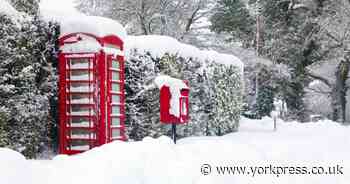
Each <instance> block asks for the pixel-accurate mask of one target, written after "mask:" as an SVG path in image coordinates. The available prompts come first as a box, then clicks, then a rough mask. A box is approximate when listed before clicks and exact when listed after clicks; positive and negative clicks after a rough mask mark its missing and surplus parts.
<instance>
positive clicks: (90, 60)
mask: <svg viewBox="0 0 350 184" xmlns="http://www.w3.org/2000/svg"><path fill="white" fill-rule="evenodd" d="M59 45H60V53H59V118H60V148H59V151H60V153H61V154H75V153H80V152H83V151H86V150H89V149H91V148H93V147H96V146H99V145H102V144H105V143H108V142H111V141H113V140H126V136H125V125H124V121H125V94H124V81H125V76H124V56H123V40H122V39H120V38H119V37H118V36H117V35H106V36H103V37H98V36H95V35H94V34H91V33H84V32H74V33H69V34H66V35H63V36H61V37H60V39H59Z"/></svg>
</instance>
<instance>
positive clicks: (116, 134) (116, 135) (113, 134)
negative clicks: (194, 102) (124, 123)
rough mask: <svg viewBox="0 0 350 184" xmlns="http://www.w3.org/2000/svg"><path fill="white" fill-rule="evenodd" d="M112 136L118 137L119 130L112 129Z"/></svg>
mask: <svg viewBox="0 0 350 184" xmlns="http://www.w3.org/2000/svg"><path fill="white" fill-rule="evenodd" d="M112 137H113V138H118V137H120V130H119V129H112Z"/></svg>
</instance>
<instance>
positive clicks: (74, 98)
mask: <svg viewBox="0 0 350 184" xmlns="http://www.w3.org/2000/svg"><path fill="white" fill-rule="evenodd" d="M67 103H68V102H67ZM70 103H72V104H93V103H94V98H93V96H92V95H89V94H70Z"/></svg>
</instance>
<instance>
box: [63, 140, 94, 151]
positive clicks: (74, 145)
mask: <svg viewBox="0 0 350 184" xmlns="http://www.w3.org/2000/svg"><path fill="white" fill-rule="evenodd" d="M69 146H70V148H71V149H72V150H79V151H85V150H88V149H89V148H90V145H89V141H88V140H70V143H69ZM68 149H69V148H68Z"/></svg>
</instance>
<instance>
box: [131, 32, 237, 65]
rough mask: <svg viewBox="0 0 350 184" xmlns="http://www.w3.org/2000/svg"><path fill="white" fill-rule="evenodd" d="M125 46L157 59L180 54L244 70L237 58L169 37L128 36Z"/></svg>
mask: <svg viewBox="0 0 350 184" xmlns="http://www.w3.org/2000/svg"><path fill="white" fill-rule="evenodd" d="M125 44H126V45H125V47H126V48H127V49H126V50H127V51H128V50H129V51H130V50H133V49H137V51H138V52H149V53H151V54H152V55H153V56H155V57H162V56H163V55H164V54H166V53H168V54H179V55H181V56H183V57H188V58H197V59H199V60H200V61H202V62H206V61H213V62H216V63H219V64H224V65H234V66H236V67H238V68H240V69H241V70H243V63H242V61H241V60H240V59H238V58H237V57H236V56H233V55H229V54H222V53H218V52H216V51H213V50H200V49H198V48H197V47H194V46H192V45H188V44H184V43H181V42H179V41H178V40H176V39H174V38H171V37H168V36H159V35H147V36H128V37H127V38H126V41H125Z"/></svg>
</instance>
